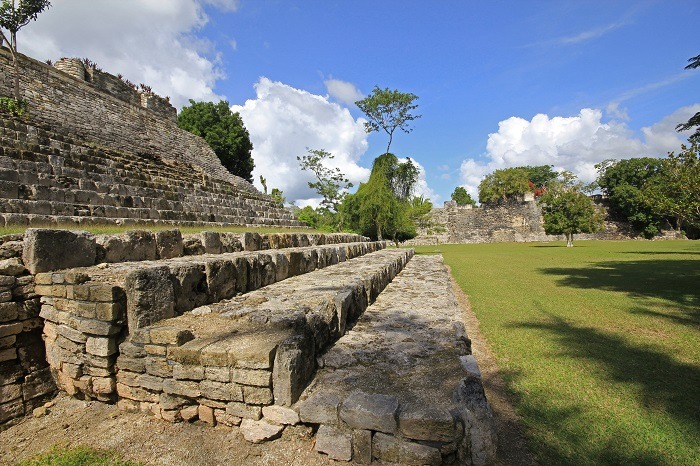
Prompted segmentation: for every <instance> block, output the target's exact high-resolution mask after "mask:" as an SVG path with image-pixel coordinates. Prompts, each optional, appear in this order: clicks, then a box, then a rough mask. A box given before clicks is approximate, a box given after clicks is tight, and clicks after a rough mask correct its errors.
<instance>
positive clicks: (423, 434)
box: [399, 406, 456, 442]
mask: <svg viewBox="0 0 700 466" xmlns="http://www.w3.org/2000/svg"><path fill="white" fill-rule="evenodd" d="M399 430H400V431H401V434H403V436H404V437H407V438H410V439H413V440H428V441H433V442H452V441H453V440H454V439H455V433H456V429H455V420H454V418H453V417H452V414H451V413H450V412H449V411H448V410H447V409H440V408H439V407H437V406H420V407H418V406H402V407H401V413H400V414H399Z"/></svg>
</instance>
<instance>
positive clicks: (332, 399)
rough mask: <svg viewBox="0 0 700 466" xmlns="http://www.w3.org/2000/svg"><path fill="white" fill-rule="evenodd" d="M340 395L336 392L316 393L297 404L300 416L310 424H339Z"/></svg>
mask: <svg viewBox="0 0 700 466" xmlns="http://www.w3.org/2000/svg"><path fill="white" fill-rule="evenodd" d="M339 406H340V396H338V395H337V394H335V393H323V392H321V393H314V394H313V395H312V396H310V397H309V398H307V399H305V400H302V401H300V402H299V403H297V405H296V409H297V410H298V411H299V418H300V419H301V420H302V421H303V422H306V423H309V424H337V423H338V407H339Z"/></svg>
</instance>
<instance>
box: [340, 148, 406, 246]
mask: <svg viewBox="0 0 700 466" xmlns="http://www.w3.org/2000/svg"><path fill="white" fill-rule="evenodd" d="M417 180H418V169H417V168H416V166H415V165H414V164H413V162H411V160H410V159H408V160H407V161H406V162H403V163H401V162H399V160H398V159H397V158H396V156H395V155H393V154H383V155H380V156H379V157H377V158H376V159H375V160H374V163H373V164H372V172H371V174H370V176H369V180H368V181H367V183H360V186H359V188H358V189H357V193H355V194H354V195H352V196H348V198H347V199H346V201H345V203H344V204H345V205H344V213H345V214H346V216H347V217H348V219H349V222H350V224H351V225H352V226H353V227H354V228H356V229H357V230H359V231H361V232H362V233H363V234H364V235H366V236H370V237H372V238H376V239H378V240H382V239H384V238H391V239H392V240H394V242H395V243H396V244H397V246H398V243H399V241H402V240H404V239H409V238H412V237H414V236H415V235H416V231H415V225H414V223H413V221H412V219H411V217H410V213H411V204H410V202H409V201H410V198H411V193H412V191H413V187H414V186H415V183H416V181H417Z"/></svg>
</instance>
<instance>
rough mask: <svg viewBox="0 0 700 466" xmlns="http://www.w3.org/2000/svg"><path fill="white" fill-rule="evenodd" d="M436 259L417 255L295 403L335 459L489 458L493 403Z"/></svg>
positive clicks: (332, 351) (429, 461)
mask: <svg viewBox="0 0 700 466" xmlns="http://www.w3.org/2000/svg"><path fill="white" fill-rule="evenodd" d="M461 312H462V311H461V310H460V308H459V306H458V304H457V301H456V299H455V297H454V295H453V293H452V290H451V285H450V278H449V273H448V271H447V269H446V267H445V266H444V264H443V263H442V258H441V257H440V256H417V257H415V258H414V259H413V260H412V261H411V262H410V263H409V264H408V265H407V266H406V268H405V269H404V270H403V271H402V272H401V274H399V275H398V276H397V277H396V279H394V281H393V282H392V283H391V284H390V285H389V286H388V287H387V288H386V289H385V290H384V292H383V293H382V294H381V295H379V298H378V299H377V301H376V302H375V303H374V304H373V305H372V306H370V307H369V308H368V309H367V310H366V311H365V313H364V314H363V315H362V317H360V319H359V320H358V322H357V324H356V325H355V326H354V327H353V328H352V330H350V331H349V332H348V333H347V334H345V336H343V337H342V338H340V340H338V342H336V344H335V345H334V346H333V347H331V348H330V349H329V350H328V351H327V352H326V353H325V354H323V355H321V356H320V357H319V362H320V365H321V366H322V368H321V369H319V370H318V372H317V373H316V376H315V378H314V380H313V382H312V383H311V384H310V386H309V387H308V388H307V389H306V390H305V391H304V393H303V394H302V395H301V399H300V400H299V401H298V402H297V403H296V404H295V406H294V409H295V411H296V412H298V414H299V417H300V420H301V421H302V422H305V423H310V424H315V425H318V426H319V429H318V433H317V437H316V450H318V451H319V452H322V453H325V454H327V455H329V456H330V457H331V458H333V459H335V460H343V461H350V460H353V461H354V462H357V463H363V464H364V463H369V462H371V461H372V460H373V459H376V460H380V461H382V462H390V463H400V464H475V465H476V464H492V462H493V459H494V456H493V455H494V452H495V445H496V444H495V438H494V434H493V432H494V431H493V428H492V416H491V411H490V407H489V405H488V403H487V401H486V398H485V395H484V391H483V387H482V384H481V379H480V373H479V370H478V366H477V364H476V361H475V359H474V358H473V356H472V355H471V351H470V341H469V339H468V338H467V335H466V332H465V328H464V325H463V323H462V322H463V320H462V315H461Z"/></svg>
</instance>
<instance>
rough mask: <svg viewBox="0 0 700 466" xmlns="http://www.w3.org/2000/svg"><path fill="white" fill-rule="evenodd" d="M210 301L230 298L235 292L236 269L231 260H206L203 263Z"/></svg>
mask: <svg viewBox="0 0 700 466" xmlns="http://www.w3.org/2000/svg"><path fill="white" fill-rule="evenodd" d="M205 272H206V276H207V287H208V289H209V296H210V300H211V302H218V301H221V300H223V299H228V298H231V297H232V296H233V295H234V294H235V292H236V281H237V279H238V270H237V268H236V264H235V263H234V262H233V261H231V260H216V261H208V262H207V263H206V265H205Z"/></svg>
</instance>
